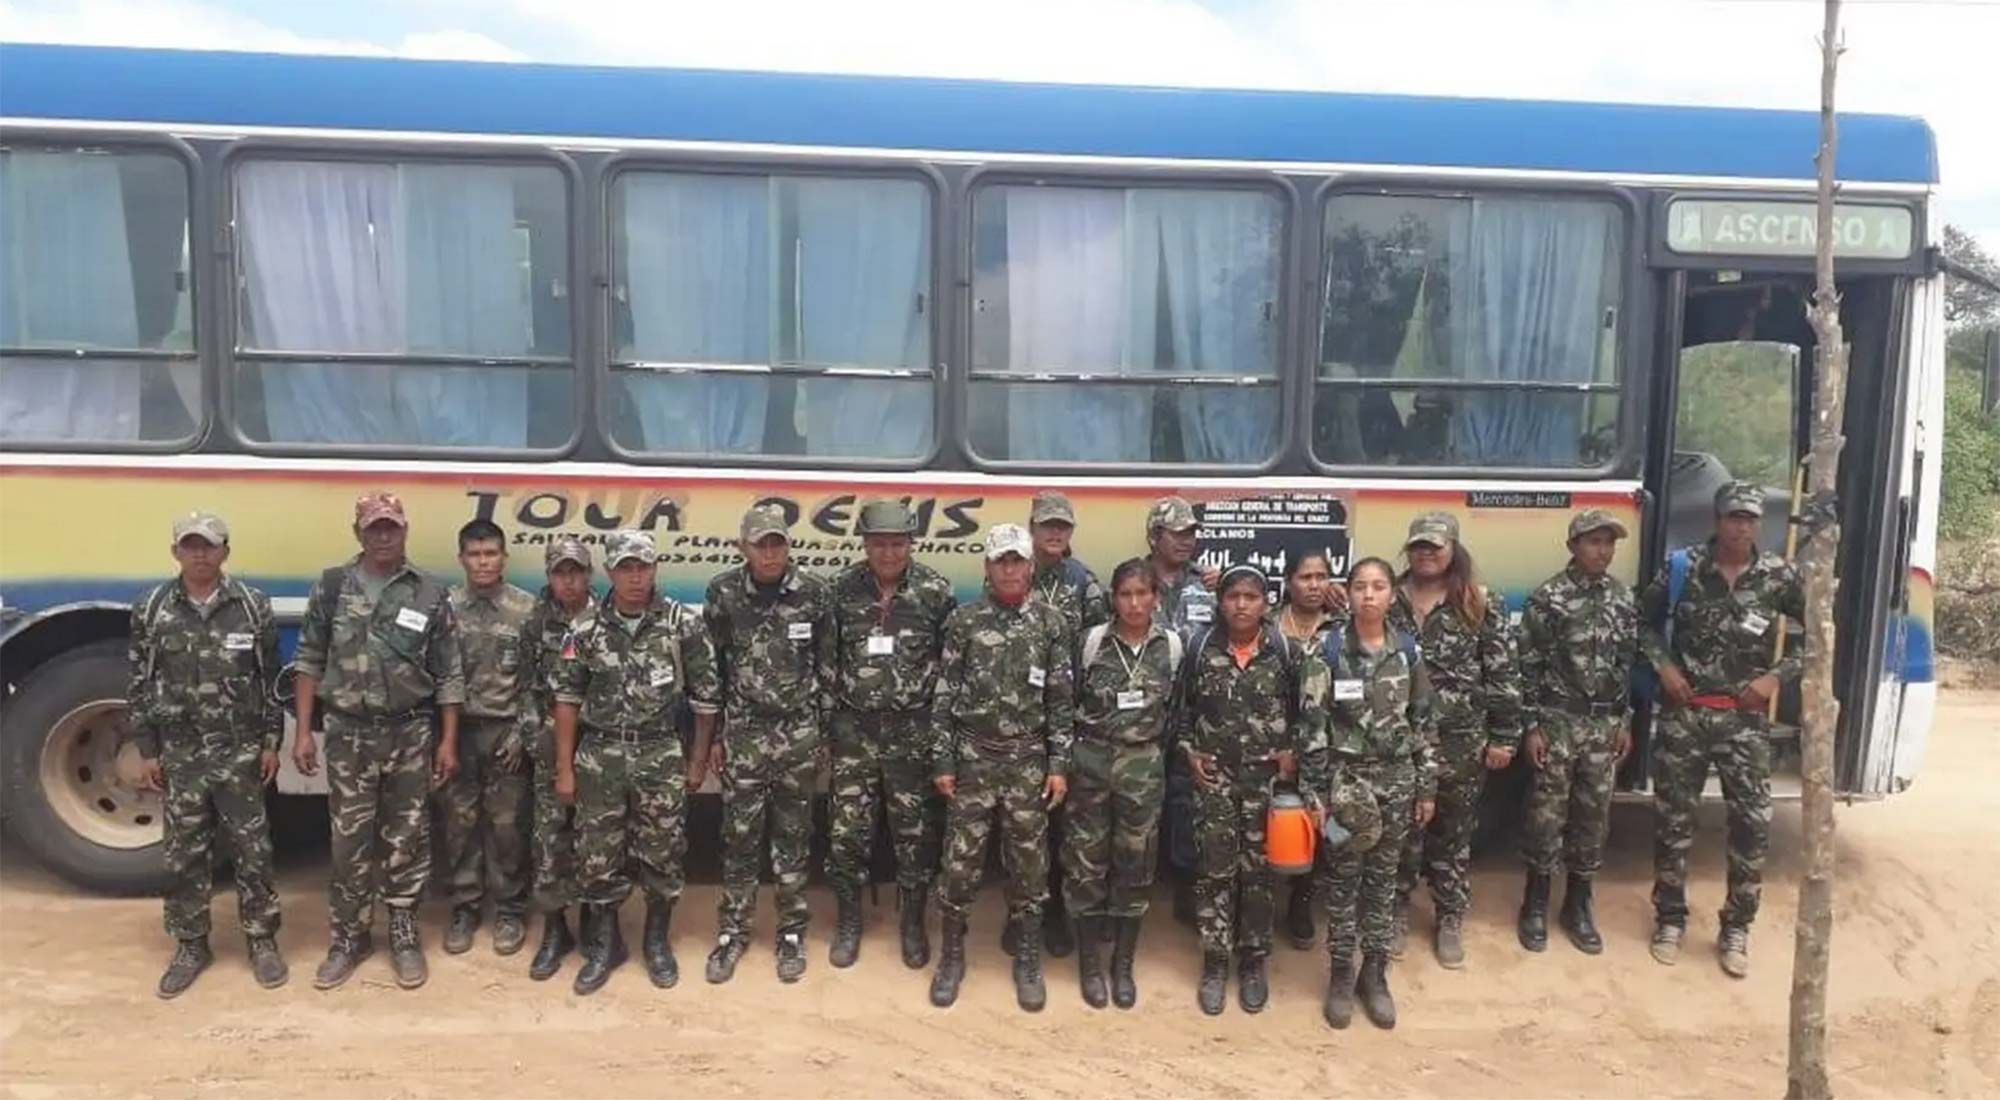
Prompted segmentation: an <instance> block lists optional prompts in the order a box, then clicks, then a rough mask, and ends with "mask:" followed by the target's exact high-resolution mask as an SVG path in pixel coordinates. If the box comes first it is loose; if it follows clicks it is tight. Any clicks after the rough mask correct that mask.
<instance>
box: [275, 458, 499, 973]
mask: <svg viewBox="0 0 2000 1100" xmlns="http://www.w3.org/2000/svg"><path fill="white" fill-rule="evenodd" d="M409 526H410V521H409V519H408V518H407V517H406V516H404V514H403V502H402V500H401V499H399V498H398V497H397V496H396V495H395V494H394V493H384V492H373V493H364V494H362V496H361V498H360V499H359V500H357V501H355V502H354V537H355V539H356V541H358V542H359V543H360V544H361V553H360V554H359V555H357V556H356V557H355V558H353V559H352V560H350V561H348V562H346V563H345V564H342V565H337V566H334V567H333V568H331V569H328V570H327V571H326V572H325V573H324V574H322V575H321V576H320V578H319V581H318V583H316V584H314V585H313V588H312V595H311V596H309V597H308V598H307V600H306V615H305V621H304V623H302V624H301V625H300V627H299V646H298V653H297V655H296V657H295V660H294V664H295V665H296V667H297V669H298V700H297V706H298V715H297V717H298V735H297V737H296V738H295V739H294V741H293V744H292V763H293V764H294V765H296V766H297V767H298V769H299V771H300V773H301V774H304V775H312V774H313V773H314V772H316V771H318V769H319V751H318V748H319V747H318V745H317V744H316V742H315V740H314V737H313V735H312V733H311V731H312V730H313V728H314V725H313V723H314V721H315V720H316V719H318V718H319V717H322V716H323V717H324V718H325V720H326V723H325V724H326V764H327V788H328V794H327V809H328V812H329V813H330V814H331V815H332V817H333V880H332V882H331V883H330V884H329V885H328V888H327V893H328V896H329V902H330V908H331V910H332V917H331V920H330V922H329V923H330V925H331V928H330V931H331V942H330V943H329V945H328V947H327V952H326V960H325V961H324V962H322V963H321V964H320V966H319V972H318V973H317V974H316V975H315V976H314V978H313V985H314V986H315V987H317V988H319V989H332V988H334V987H335V986H338V985H340V984H341V983H343V982H345V981H346V980H347V979H348V978H349V977H351V976H352V975H353V973H354V970H355V968H356V967H357V966H359V965H360V964H361V962H362V960H364V959H366V958H367V957H368V956H369V955H370V954H372V953H373V952H374V949H375V947H374V940H373V938H372V937H371V935H370V927H371V925H372V924H373V923H374V917H375V902H376V899H377V898H378V897H379V898H380V899H381V900H382V902H383V903H384V904H385V905H386V906H388V909H389V962H390V965H391V966H392V967H393V968H394V970H395V972H396V984H397V985H400V986H402V987H403V988H405V989H415V988H416V987H417V986H420V985H422V984H424V981H425V980H426V979H427V978H428V976H429V970H428V968H427V967H426V965H425V963H424V955H423V945H422V943H421V942H420V941H419V939H418V936H417V903H418V902H419V901H421V900H422V899H423V892H424V886H425V885H426V884H427V883H428V882H429V881H430V874H431V836H430V804H429V799H428V795H429V793H430V790H432V789H434V788H438V787H442V786H444V785H445V784H446V783H447V782H449V781H450V780H451V777H452V776H453V775H454V774H455V773H456V772H457V771H458V711H459V707H460V706H461V705H463V704H464V702H465V665H464V661H463V658H462V656H461V654H460V651H459V646H458V623H457V619H456V617H455V616H454V615H453V614H452V610H451V600H450V599H449V598H447V595H446V589H445V586H444V585H443V584H440V583H438V581H436V580H435V579H433V578H432V577H431V576H430V575H429V574H426V573H424V572H422V571H420V570H418V569H417V568H416V567H415V566H413V565H411V564H410V562H409V557H408V555H407V553H406V547H407V543H408V538H409ZM378 876H379V878H378Z"/></svg>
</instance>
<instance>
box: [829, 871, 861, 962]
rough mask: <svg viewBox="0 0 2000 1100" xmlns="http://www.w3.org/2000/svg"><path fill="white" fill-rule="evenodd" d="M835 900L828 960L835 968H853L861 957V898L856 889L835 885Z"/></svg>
mask: <svg viewBox="0 0 2000 1100" xmlns="http://www.w3.org/2000/svg"><path fill="white" fill-rule="evenodd" d="M833 900H834V905H835V907H836V908H835V911H834V917H833V943H832V944H831V945H830V946H829V947H828V948H827V952H826V960H827V961H828V962H830V963H832V964H833V965H835V966H842V967H845V966H853V965H854V960H855V959H857V958H860V957H861V898H860V896H859V895H857V894H856V893H855V891H854V887H852V886H841V885H835V886H834V888H833Z"/></svg>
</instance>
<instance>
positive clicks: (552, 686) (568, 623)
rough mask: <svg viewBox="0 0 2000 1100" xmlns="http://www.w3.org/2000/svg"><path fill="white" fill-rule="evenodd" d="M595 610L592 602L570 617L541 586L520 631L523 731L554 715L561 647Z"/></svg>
mask: <svg viewBox="0 0 2000 1100" xmlns="http://www.w3.org/2000/svg"><path fill="white" fill-rule="evenodd" d="M596 608H597V605H596V603H595V602H594V601H586V602H585V603H584V605H583V610H581V611H579V612H578V613H577V614H576V615H574V616H571V615H570V614H568V613H567V612H565V611H563V609H562V605H560V604H558V603H556V598H555V596H554V594H552V593H551V592H550V591H549V589H548V586H547V585H543V586H542V593H541V595H539V596H537V597H536V598H535V610H534V611H533V612H532V613H530V614H529V615H528V622H527V625H525V626H523V627H522V628H521V667H522V668H524V669H527V670H528V679H527V682H526V683H524V684H523V685H522V686H523V687H524V688H526V689H527V690H526V692H525V694H523V695H522V697H521V706H522V710H523V714H522V726H523V727H524V728H530V727H537V726H541V725H543V724H545V723H547V722H548V720H549V717H550V715H552V714H554V713H555V698H556V674H557V673H558V672H560V671H561V664H562V655H563V643H564V642H566V641H568V640H569V635H570V631H572V630H574V629H576V627H577V626H578V625H579V624H581V623H583V622H584V621H586V620H588V619H589V618H590V617H591V615H592V614H594V613H595V612H596ZM529 712H532V713H529Z"/></svg>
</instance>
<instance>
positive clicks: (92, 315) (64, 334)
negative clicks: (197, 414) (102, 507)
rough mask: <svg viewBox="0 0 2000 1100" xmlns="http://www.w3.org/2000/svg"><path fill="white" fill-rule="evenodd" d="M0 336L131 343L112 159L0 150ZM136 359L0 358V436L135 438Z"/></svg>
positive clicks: (121, 217) (127, 267) (133, 310)
mask: <svg viewBox="0 0 2000 1100" xmlns="http://www.w3.org/2000/svg"><path fill="white" fill-rule="evenodd" d="M0 232H4V233H5V240H4V241H0V255H4V257H5V263H6V266H5V268H4V270H0V345H6V346H11V347H51V348H85V349H89V348H104V349H132V348H136V347H137V346H138V343H139V321H138V308H137V303H136V296H135V294H134V291H133V285H132V280H133V271H132V256H131V251H130V246H129V245H128V243H127V238H126V234H125V202H124V190H123V187H122V186H121V184H120V181H119V173H118V161H117V158H115V157H110V156H104V155H99V154H82V153H34V152H11V151H10V152H4V153H0ZM141 372H142V368H141V367H139V366H137V365H135V364H132V363H105V362H89V361H85V362H68V361H60V362H52V361H39V360H36V361H19V362H11V363H4V364H0V439H5V440H9V441H13V440H21V441H29V440H35V441H42V440H48V441H57V440H107V441H110V440H136V439H138V438H139V433H140V424H139V406H140V386H141V384H142V373H141Z"/></svg>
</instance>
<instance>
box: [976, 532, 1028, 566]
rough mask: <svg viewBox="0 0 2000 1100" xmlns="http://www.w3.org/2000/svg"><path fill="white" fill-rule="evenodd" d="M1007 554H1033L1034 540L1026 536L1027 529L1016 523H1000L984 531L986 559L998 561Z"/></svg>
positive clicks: (1024, 556) (1025, 555)
mask: <svg viewBox="0 0 2000 1100" xmlns="http://www.w3.org/2000/svg"><path fill="white" fill-rule="evenodd" d="M1009 554H1019V555H1021V556H1022V557H1023V558H1032V557H1034V556H1035V540H1034V539H1032V538H1030V537H1029V536H1028V529H1027V528H1025V527H1023V526H1021V525H1020V524H1018V523H1002V524H999V525H998V526H996V527H994V528H993V530H991V531H988V532H986V560H987V561H999V560H1000V559H1001V558H1004V557H1006V556H1007V555H1009Z"/></svg>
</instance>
